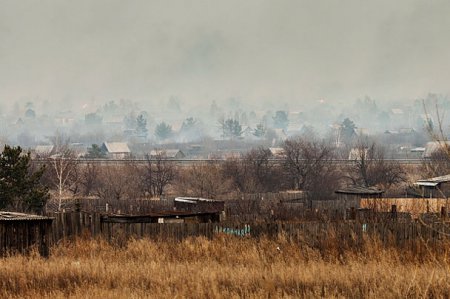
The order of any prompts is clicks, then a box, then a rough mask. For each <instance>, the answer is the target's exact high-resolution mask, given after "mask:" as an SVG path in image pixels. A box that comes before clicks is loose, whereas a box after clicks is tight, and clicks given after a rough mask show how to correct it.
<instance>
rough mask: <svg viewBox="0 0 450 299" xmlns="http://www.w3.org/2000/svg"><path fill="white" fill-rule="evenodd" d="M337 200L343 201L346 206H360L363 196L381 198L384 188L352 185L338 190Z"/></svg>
mask: <svg viewBox="0 0 450 299" xmlns="http://www.w3.org/2000/svg"><path fill="white" fill-rule="evenodd" d="M335 193H336V194H337V195H338V199H337V201H339V202H341V204H342V206H343V207H344V208H359V207H360V203H361V198H381V197H382V195H383V193H384V190H381V189H378V188H376V187H363V186H351V187H346V188H343V189H339V190H336V191H335Z"/></svg>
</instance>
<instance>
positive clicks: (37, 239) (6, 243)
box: [0, 212, 53, 257]
mask: <svg viewBox="0 0 450 299" xmlns="http://www.w3.org/2000/svg"><path fill="white" fill-rule="evenodd" d="M52 221H53V218H51V217H44V216H38V215H30V214H23V213H15V212H0V232H1V236H2V237H1V238H0V254H1V255H5V254H7V253H10V252H20V253H26V252H28V251H29V250H30V249H31V248H32V247H36V248H37V249H38V251H39V253H40V254H41V255H42V256H44V257H47V256H48V255H49V246H50V240H51V239H50V238H51V229H52Z"/></svg>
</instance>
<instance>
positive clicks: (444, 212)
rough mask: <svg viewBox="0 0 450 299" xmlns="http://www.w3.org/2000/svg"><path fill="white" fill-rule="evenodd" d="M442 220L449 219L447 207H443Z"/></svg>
mask: <svg viewBox="0 0 450 299" xmlns="http://www.w3.org/2000/svg"><path fill="white" fill-rule="evenodd" d="M441 218H443V219H445V218H447V209H446V207H441Z"/></svg>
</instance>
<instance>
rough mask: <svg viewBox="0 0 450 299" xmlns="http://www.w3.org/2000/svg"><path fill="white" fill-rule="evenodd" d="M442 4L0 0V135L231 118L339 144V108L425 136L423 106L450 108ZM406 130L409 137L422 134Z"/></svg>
mask: <svg viewBox="0 0 450 299" xmlns="http://www.w3.org/2000/svg"><path fill="white" fill-rule="evenodd" d="M449 12H450V3H448V2H447V1H403V0H401V1H395V2H393V1H372V2H362V1H337V0H336V1H333V0H331V1H255V0H250V1H221V2H219V1H214V2H213V1H170V2H168V1H131V2H129V1H127V2H125V1H20V2H19V1H0V115H1V126H0V127H1V128H0V137H1V139H2V142H3V143H12V144H17V145H21V146H24V147H30V148H32V147H34V146H36V145H39V144H46V143H50V142H51V136H54V135H55V134H64V135H65V136H68V137H70V139H71V141H72V142H76V143H82V144H85V145H86V146H90V145H91V144H92V143H96V144H97V143H98V144H100V143H101V142H103V141H108V140H109V141H127V142H131V143H149V144H155V145H158V144H165V143H187V142H200V141H202V140H205V138H206V139H208V140H219V139H226V138H225V136H224V132H223V123H224V122H225V121H226V120H228V119H232V120H237V121H239V124H240V125H241V131H242V132H241V134H240V135H239V136H237V137H239V138H238V139H239V140H243V141H245V140H250V141H252V142H253V141H254V142H257V141H258V140H259V139H258V138H255V134H254V133H255V130H256V129H257V128H258V125H262V126H264V129H265V130H266V131H268V130H272V131H271V135H270V136H269V137H267V136H265V137H264V138H260V139H261V140H263V139H264V142H266V143H265V144H266V145H268V146H276V144H277V142H278V141H279V140H278V139H283V138H288V137H290V136H294V135H296V134H302V133H304V132H305V131H314V133H316V134H317V135H319V136H321V137H324V138H328V137H330V136H331V137H330V138H331V139H332V140H334V141H336V140H335V139H336V137H335V135H336V134H337V133H336V130H338V129H337V128H338V127H339V126H341V125H342V122H343V121H344V120H345V119H349V120H351V121H352V122H353V123H354V124H355V127H356V128H357V129H359V132H358V133H359V134H368V135H377V134H378V135H380V134H385V133H386V131H388V132H390V133H398V132H406V131H405V130H414V131H415V132H422V133H423V130H424V123H425V122H426V119H427V117H426V116H425V114H426V112H425V111H424V105H423V103H425V104H426V107H428V108H429V110H430V111H431V110H433V109H434V103H435V102H438V103H439V104H440V107H441V111H442V112H443V113H445V112H446V111H447V109H449V108H450V105H449V101H448V98H447V95H448V92H449V85H448V78H449V77H450V76H449V75H450V74H449V73H450V52H449V51H448V49H449V46H450V32H449V31H450V20H449V19H448V15H449ZM280 111H281V112H284V113H285V115H286V116H287V122H286V123H283V124H276V121H277V120H276V119H277V112H280ZM140 115H142V116H143V118H144V119H145V122H146V129H147V132H146V133H145V134H140V135H139V134H136V132H135V130H136V119H137V118H138V117H139V116H140ZM278 115H280V114H278ZM190 118H192V119H191V123H190V124H191V125H192V126H191V127H189V129H186V120H187V119H190ZM163 122H164V123H165V124H167V125H169V126H170V127H171V129H172V135H171V137H170V138H167V139H166V140H161V139H162V138H158V137H157V136H155V129H156V127H157V126H158V125H159V124H161V123H163ZM183 123H184V124H185V125H184V131H183V130H182V128H183ZM188 123H189V122H188ZM279 129H282V130H283V134H284V136H279V135H280V134H279V131H277V130H279ZM402 130H403V131H402ZM136 135H139V136H136ZM333 136H334V137H333ZM383 136H384V135H383ZM235 137H236V136H235ZM266 137H267V138H266ZM416 137H417V136H416ZM416 137H414V138H413V139H414V140H410V141H408V143H409V145H410V146H411V147H416V146H422V145H424V143H425V142H426V141H427V139H426V137H423V136H422V137H421V138H416ZM255 140H256V141H255Z"/></svg>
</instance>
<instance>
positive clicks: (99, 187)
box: [93, 163, 141, 200]
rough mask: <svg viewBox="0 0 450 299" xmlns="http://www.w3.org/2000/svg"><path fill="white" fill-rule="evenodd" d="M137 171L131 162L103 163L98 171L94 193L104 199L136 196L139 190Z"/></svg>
mask: <svg viewBox="0 0 450 299" xmlns="http://www.w3.org/2000/svg"><path fill="white" fill-rule="evenodd" d="M138 182H139V173H138V172H137V169H136V166H135V165H134V164H132V163H130V164H127V165H105V166H102V168H101V170H100V172H99V179H98V181H97V183H96V185H95V188H94V191H93V192H94V193H95V194H96V195H97V196H98V197H100V198H102V199H106V200H122V199H126V198H136V197H139V195H140V194H141V192H140V190H139V185H138Z"/></svg>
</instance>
